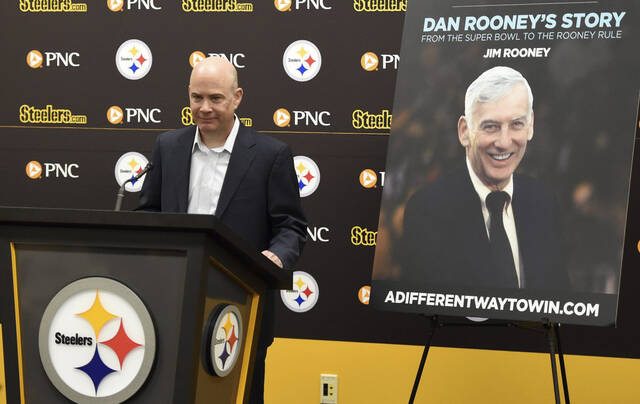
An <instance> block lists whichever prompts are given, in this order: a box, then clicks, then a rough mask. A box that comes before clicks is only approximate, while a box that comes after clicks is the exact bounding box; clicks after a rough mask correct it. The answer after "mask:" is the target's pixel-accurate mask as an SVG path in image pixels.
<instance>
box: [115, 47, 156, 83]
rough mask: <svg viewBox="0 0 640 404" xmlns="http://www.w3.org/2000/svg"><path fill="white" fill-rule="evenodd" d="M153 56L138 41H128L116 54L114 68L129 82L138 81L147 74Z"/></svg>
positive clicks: (147, 48) (149, 50)
mask: <svg viewBox="0 0 640 404" xmlns="http://www.w3.org/2000/svg"><path fill="white" fill-rule="evenodd" d="M152 62H153V56H152V55H151V49H149V47H148V46H147V44H145V43H144V42H142V41H141V40H139V39H129V40H128V41H125V42H123V43H122V45H120V47H119V48H118V51H117V52H116V67H117V68H118V71H119V72H120V74H122V75H123V76H124V77H126V78H128V79H129V80H139V79H141V78H143V77H144V76H146V75H147V73H149V71H150V70H151V63H152Z"/></svg>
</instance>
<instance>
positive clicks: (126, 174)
mask: <svg viewBox="0 0 640 404" xmlns="http://www.w3.org/2000/svg"><path fill="white" fill-rule="evenodd" d="M147 164H149V160H147V158H146V157H145V156H143V155H142V154H140V153H138V152H128V153H125V154H123V155H122V156H120V158H119V159H118V162H117V163H116V168H115V175H116V181H117V182H118V186H122V184H124V182H125V181H126V180H128V179H130V178H133V177H135V176H136V175H137V174H138V173H140V171H142V170H144V168H145V167H146V166H147ZM144 178H145V177H142V178H140V179H139V180H137V181H132V182H130V183H128V184H127V185H125V186H124V189H125V190H126V191H128V192H140V190H141V189H142V184H143V183H144Z"/></svg>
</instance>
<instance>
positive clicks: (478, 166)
mask: <svg viewBox="0 0 640 404" xmlns="http://www.w3.org/2000/svg"><path fill="white" fill-rule="evenodd" d="M471 123H472V125H473V127H469V126H468V124H467V120H466V118H465V117H464V116H463V117H460V120H459V121H458V137H459V139H460V143H461V144H462V146H464V148H465V149H466V150H467V157H468V158H469V161H470V162H471V167H472V168H473V171H474V172H475V173H476V175H477V176H478V178H480V180H481V181H482V182H483V183H484V184H485V185H486V186H487V187H489V188H490V189H493V190H501V189H503V188H504V187H505V186H506V185H507V183H508V182H509V178H510V177H511V174H513V172H514V171H515V169H516V168H517V167H518V164H520V161H521V160H522V157H523V156H524V152H525V150H526V148H527V142H528V141H529V140H531V138H532V137H533V112H532V113H531V116H529V100H528V97H527V90H526V88H525V87H524V85H521V84H517V85H515V86H514V87H513V88H512V89H511V90H510V91H509V92H508V93H507V94H505V95H504V96H502V97H501V98H498V99H496V100H493V101H490V102H484V103H479V102H477V103H476V104H475V108H474V109H473V114H472V117H471Z"/></svg>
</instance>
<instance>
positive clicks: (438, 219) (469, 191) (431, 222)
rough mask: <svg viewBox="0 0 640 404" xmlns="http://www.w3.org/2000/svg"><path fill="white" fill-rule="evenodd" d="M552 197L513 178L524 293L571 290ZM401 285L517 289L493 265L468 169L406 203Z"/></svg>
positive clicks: (525, 180)
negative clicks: (417, 283) (409, 283)
mask: <svg viewBox="0 0 640 404" xmlns="http://www.w3.org/2000/svg"><path fill="white" fill-rule="evenodd" d="M554 201H555V198H554V197H553V195H552V193H551V192H550V191H549V190H547V189H546V188H545V187H544V186H542V185H541V184H540V183H539V182H538V181H536V180H534V179H533V178H530V177H527V176H523V175H518V174H514V176H513V200H512V201H511V203H512V204H513V214H514V218H515V224H516V232H517V235H518V248H519V250H520V256H521V257H522V267H521V271H523V272H524V276H525V285H524V286H525V288H526V289H532V290H533V289H535V290H554V291H555V290H557V291H562V290H564V291H567V290H568V276H567V272H566V269H565V265H564V264H563V261H564V260H563V258H562V256H563V254H562V247H561V246H560V243H559V239H560V233H559V229H558V227H559V226H558V219H559V218H558V217H557V213H556V212H557V209H556V207H555V202H554ZM399 252H400V254H399V260H400V262H401V266H402V272H401V274H400V276H399V278H398V280H399V281H408V282H419V283H420V284H423V285H439V286H459V287H464V288H469V287H471V288H475V287H477V288H505V287H507V288H508V287H513V285H510V284H509V282H508V280H506V279H503V277H502V276H500V274H499V271H497V270H495V268H493V267H492V265H491V258H490V246H489V238H488V236H487V231H486V227H485V224H484V218H483V216H482V208H481V205H480V198H479V196H478V194H477V193H476V191H475V189H474V188H473V184H472V182H471V178H470V177H469V172H468V171H467V168H466V165H465V166H464V168H463V169H460V170H458V171H456V172H454V173H452V174H450V175H446V176H444V178H440V179H439V180H437V181H436V182H434V183H433V184H431V185H429V186H427V187H425V188H423V189H421V190H419V191H417V192H416V193H415V194H414V195H413V196H412V197H411V198H410V199H409V202H407V206H406V208H405V213H404V232H403V242H402V246H401V248H400V249H399Z"/></svg>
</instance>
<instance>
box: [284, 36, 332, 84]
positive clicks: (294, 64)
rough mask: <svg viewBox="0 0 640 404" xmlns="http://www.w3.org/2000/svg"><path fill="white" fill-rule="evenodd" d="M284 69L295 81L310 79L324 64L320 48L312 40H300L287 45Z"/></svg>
mask: <svg viewBox="0 0 640 404" xmlns="http://www.w3.org/2000/svg"><path fill="white" fill-rule="evenodd" d="M282 65H283V66H284V71H285V72H286V73H287V75H288V76H289V77H291V78H292V79H294V80H295V81H302V82H304V81H309V80H311V79H313V78H314V77H316V75H317V74H318V73H319V72H320V66H322V56H321V55H320V50H319V49H318V47H317V46H315V45H314V44H313V43H312V42H309V41H306V40H303V39H302V40H298V41H295V42H293V43H292V44H291V45H289V46H288V47H287V49H286V50H285V51H284V55H283V56H282Z"/></svg>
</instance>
